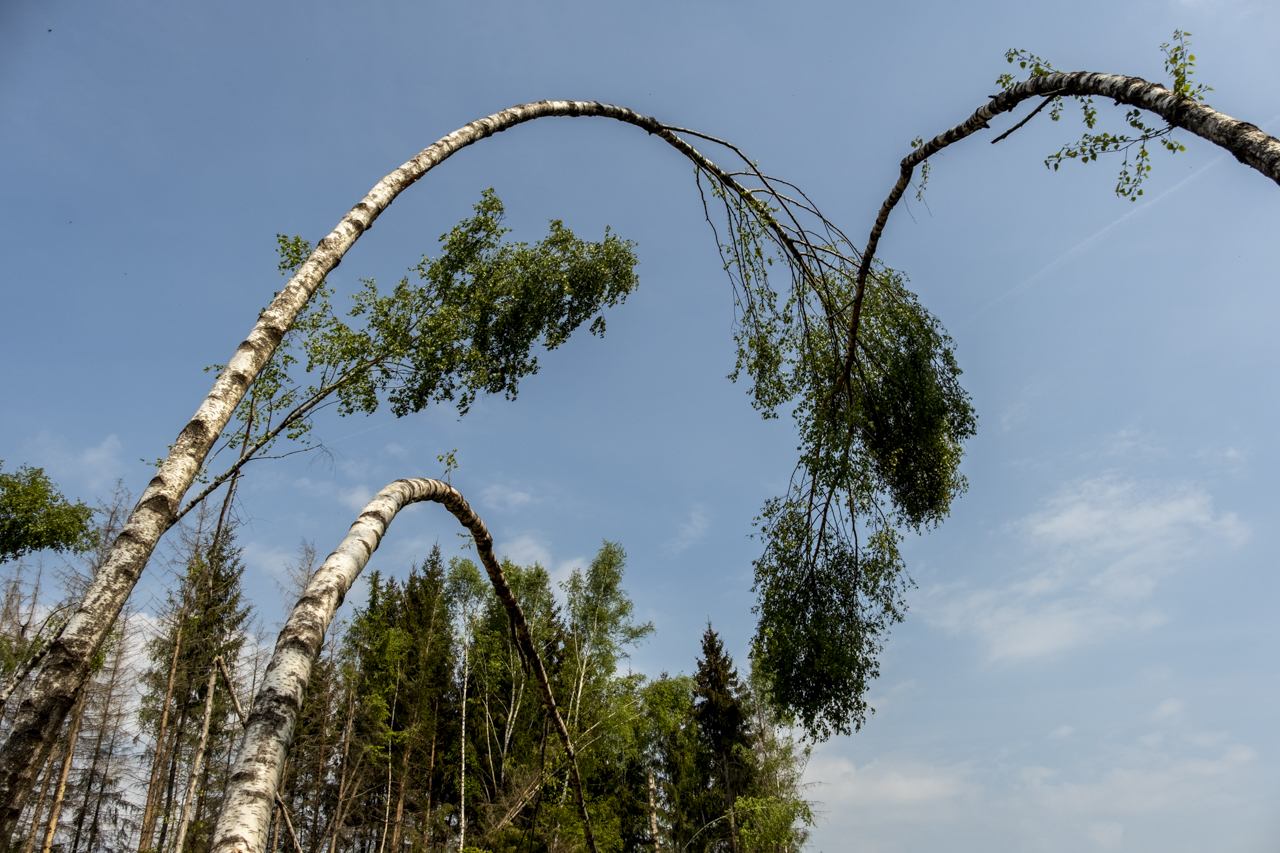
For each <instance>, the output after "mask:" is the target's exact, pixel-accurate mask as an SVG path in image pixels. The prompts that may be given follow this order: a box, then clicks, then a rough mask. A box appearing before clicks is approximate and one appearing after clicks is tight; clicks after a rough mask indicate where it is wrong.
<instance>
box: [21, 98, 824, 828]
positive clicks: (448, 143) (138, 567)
mask: <svg viewBox="0 0 1280 853" xmlns="http://www.w3.org/2000/svg"><path fill="white" fill-rule="evenodd" d="M555 116H598V117H601V118H610V119H614V120H616V121H621V122H624V123H626V124H630V125H634V126H635V127H638V128H640V129H641V130H644V131H646V132H648V133H649V134H651V135H653V136H656V137H658V138H659V139H661V140H662V141H664V142H666V143H667V144H668V145H671V146H672V147H674V148H675V149H676V150H677V151H679V152H680V153H681V154H682V155H684V156H685V157H686V158H688V159H689V160H690V161H691V162H693V164H694V165H695V166H696V167H697V168H698V169H699V170H701V171H702V172H703V173H705V174H707V175H709V176H711V177H712V178H713V179H714V180H716V181H718V182H719V183H720V184H721V185H722V186H723V187H725V188H726V190H727V191H728V192H730V193H731V194H732V195H733V197H735V198H738V199H740V200H741V201H742V203H743V204H745V205H747V206H749V207H751V208H752V209H753V210H755V211H757V212H758V213H760V214H761V215H762V216H763V217H765V218H766V221H767V222H768V225H769V227H770V228H771V229H772V230H773V231H774V232H775V233H776V234H777V236H778V239H779V240H780V242H782V243H783V244H784V245H789V246H790V245H793V240H792V238H791V237H789V236H788V235H787V234H786V233H784V231H783V228H782V226H781V225H780V224H779V223H778V222H776V221H775V220H773V218H772V216H770V215H769V214H767V213H766V212H764V207H763V205H761V203H760V202H759V201H757V200H756V198H755V197H754V195H753V194H752V193H751V192H750V191H748V190H747V189H746V188H744V187H743V186H742V185H741V184H739V183H738V182H737V181H736V180H735V179H734V177H733V176H732V175H730V174H729V173H728V172H726V171H724V170H723V169H721V168H720V167H718V166H716V165H715V164H714V163H713V162H711V161H710V160H709V159H707V158H706V157H705V156H703V155H702V154H701V153H699V152H698V151H697V150H696V149H694V147H693V146H692V145H690V144H689V143H688V142H686V141H685V140H684V139H682V138H681V137H680V136H678V135H677V134H676V133H675V129H673V128H671V127H668V126H667V125H664V124H663V123H661V122H660V121H658V120H657V119H654V118H650V117H649V116H645V115H641V114H639V113H636V112H632V111H631V110H629V109H626V108H624V107H618V106H613V105H611V104H601V103H597V102H595V101H539V102H537V103H533V104H521V105H519V106H515V107H511V108H509V109H506V110H503V111H501V112H498V113H494V114H493V115H491V116H487V117H485V118H482V119H479V120H477V121H473V122H471V123H470V124H468V125H466V126H465V127H462V128H460V129H458V130H456V131H454V132H453V133H451V134H449V135H448V136H446V137H444V138H443V139H441V140H439V141H438V142H436V143H435V144H433V145H431V146H430V147H428V148H426V149H424V150H423V151H422V152H421V153H419V154H418V155H417V156H416V157H414V158H413V159H412V160H410V161H408V162H407V163H405V164H404V165H403V166H401V167H400V168H398V169H396V170H395V171H393V172H392V173H391V174H389V175H387V176H386V177H385V178H383V179H382V180H381V181H379V182H378V183H377V184H376V185H375V186H374V187H373V189H372V190H370V191H369V193H368V194H367V195H366V196H365V197H364V198H363V199H362V200H361V201H360V203H359V204H357V205H356V206H355V207H353V208H352V209H351V211H350V212H349V213H348V214H347V215H346V216H344V217H343V218H342V220H341V221H340V222H339V223H338V225H337V227H336V228H334V229H333V231H332V232H330V233H329V235H328V236H327V237H325V238H324V239H322V240H321V241H320V242H319V243H318V244H317V245H316V248H315V250H314V251H313V252H312V253H311V256H310V257H309V258H307V260H306V262H305V263H304V264H303V265H302V266H301V267H300V268H299V269H298V272H297V274H296V275H294V276H293V278H291V279H290V280H289V283H288V284H287V285H286V286H285V287H284V289H283V290H281V291H280V292H279V294H278V295H277V296H276V298H275V299H274V300H273V301H272V302H271V304H270V306H268V307H267V309H266V310H265V311H263V312H262V313H261V315H260V316H259V319H258V322H257V323H256V324H255V325H254V326H253V328H252V329H251V330H250V332H249V335H248V337H246V338H245V339H244V341H243V342H241V344H240V345H239V346H238V347H237V348H236V351H235V353H234V354H233V355H232V357H231V358H230V359H229V360H228V362H227V366H226V367H225V368H224V369H223V371H222V373H221V374H219V376H218V378H217V380H216V381H215V382H214V385H213V388H212V389H211V390H210V391H209V395H208V396H207V397H205V399H204V402H203V403H201V404H200V407H199V408H198V409H197V410H196V413H195V415H194V416H193V417H192V418H191V421H190V422H189V423H188V424H187V425H186V427H184V428H183V430H182V432H180V433H179V434H178V437H177V439H176V440H175V441H174V443H173V445H172V449H171V450H170V452H169V455H168V456H167V457H166V458H165V460H164V462H163V463H162V464H161V465H160V468H159V470H158V471H157V472H156V475H155V477H153V478H152V480H151V482H150V483H149V484H148V485H147V488H146V490H145V491H144V492H143V494H142V497H141V499H140V500H139V501H138V504H137V506H136V507H134V509H133V511H132V513H130V515H129V518H128V519H127V520H126V522H125V524H124V527H123V529H122V531H121V533H120V535H119V537H118V538H117V539H116V541H115V544H114V545H113V546H112V548H111V551H110V553H109V554H108V555H107V558H106V560H105V562H104V564H103V566H102V567H101V569H99V571H98V573H97V575H96V576H95V577H94V581H93V584H92V585H91V586H90V587H89V590H88V592H87V593H86V594H85V597H84V599H83V600H82V601H81V602H80V603H79V605H78V606H77V607H76V610H75V612H74V613H73V614H72V615H71V617H70V619H69V620H68V621H67V623H66V625H65V626H64V627H63V629H62V631H61V633H60V634H59V635H58V636H57V637H56V638H55V639H54V640H53V641H51V643H50V644H49V647H48V648H49V651H48V653H47V654H46V655H45V659H44V663H43V666H42V667H41V669H40V672H39V674H38V675H37V676H36V680H35V683H34V684H33V685H32V687H31V689H30V690H28V691H27V693H26V697H25V698H24V699H23V701H22V703H21V705H20V706H19V709H18V712H17V714H16V716H15V718H14V721H13V725H12V726H11V728H10V730H9V733H8V736H7V738H6V739H5V741H4V744H3V746H0V839H2V840H8V839H10V838H12V837H13V834H14V831H15V830H16V828H17V824H18V820H19V818H20V816H21V814H22V810H23V807H24V806H25V805H26V802H27V798H28V797H29V795H30V793H31V789H32V787H33V786H34V784H35V779H36V777H37V776H38V774H39V769H40V768H41V767H42V766H43V764H44V762H45V761H46V760H47V759H48V757H49V753H50V751H51V750H52V749H53V747H54V744H55V743H56V741H57V736H58V732H59V730H60V729H61V726H62V722H63V720H64V719H65V718H66V715H67V712H68V711H69V710H70V709H71V706H72V704H73V703H74V701H75V696H76V691H77V690H78V689H79V687H80V685H81V684H83V683H84V681H85V680H86V679H87V678H88V677H89V669H90V663H91V662H92V660H93V658H94V655H96V654H97V653H98V651H99V650H100V649H101V648H102V645H103V643H104V642H105V641H106V638H107V635H108V634H109V633H110V631H111V627H112V625H114V624H115V620H116V617H117V616H119V614H120V611H121V609H122V608H123V607H124V603H125V601H127V600H128V598H129V595H130V593H131V592H132V591H133V588H134V586H135V585H136V584H137V582H138V579H139V577H141V575H142V571H143V569H145V568H146V565H147V561H148V560H149V559H150V558H151V553H152V551H153V550H154V549H155V547H156V544H157V543H158V542H159V541H160V537H161V536H163V535H164V533H165V532H166V531H167V530H168V529H169V528H170V527H171V526H172V525H173V523H174V521H175V520H176V518H177V517H178V513H179V511H180V507H181V506H182V499H183V497H184V496H185V495H186V493H187V490H188V489H189V488H190V487H191V484H192V482H193V481H194V480H195V477H196V475H197V474H198V473H199V471H200V468H201V466H202V465H203V464H204V460H205V457H206V456H207V455H208V454H209V452H210V450H212V448H213V446H214V443H215V442H216V441H217V440H218V437H219V436H220V435H221V434H222V431H223V429H225V428H226V425H227V423H228V422H229V421H230V419H231V416H232V414H233V413H234V411H235V409H236V406H237V405H238V404H239V403H240V401H241V399H243V397H244V395H245V392H246V391H247V390H248V388H249V386H250V385H251V384H252V383H253V381H254V379H256V378H257V376H258V373H259V372H260V371H261V370H262V368H263V366H264V365H265V364H266V363H267V360H268V359H269V358H270V357H271V355H272V353H274V352H275V350H276V347H277V346H279V344H280V341H281V340H282V339H283V338H284V335H285V333H286V332H287V331H288V330H289V327H290V326H291V325H292V324H293V321H294V320H295V319H296V318H297V316H298V312H299V311H301V310H302V308H303V306H304V305H306V303H307V300H309V299H310V298H311V295H312V294H313V293H314V292H315V289H316V287H317V286H319V284H320V282H321V281H322V280H324V278H325V276H326V275H328V274H329V273H330V272H332V271H333V270H334V269H335V268H336V267H337V266H338V264H339V263H340V262H341V261H342V257H343V255H345V254H346V252H347V250H349V249H350V248H351V247H352V246H353V245H354V244H355V242H356V240H358V239H359V238H360V236H361V235H362V234H364V232H365V231H368V230H369V229H370V228H372V227H373V223H374V221H375V220H376V219H377V218H378V217H379V216H380V215H382V213H383V211H385V210H386V209H387V207H388V206H390V204H391V202H392V201H394V200H395V198H396V197H397V196H398V195H399V194H400V193H401V192H403V191H404V190H406V189H408V188H409V187H410V186H411V185H412V184H413V183H415V182H416V181H417V180H418V179H420V178H421V177H422V176H423V175H425V174H426V173H427V172H429V171H430V170H431V169H433V168H435V167H436V166H438V165H439V164H440V163H442V162H444V161H445V160H446V159H448V158H449V157H450V156H452V155H453V154H455V153H457V152H458V151H460V150H461V149H463V148H465V147H467V146H468V145H471V144H473V143H476V142H479V141H480V140H482V139H484V138H486V137H489V136H492V135H494V134H495V133H501V132H502V131H504V130H508V129H510V128H512V127H515V126H516V125H519V124H523V123H525V122H528V121H533V120H534V119H539V118H549V117H555ZM735 150H736V149H735ZM792 254H793V255H794V256H796V257H797V258H799V253H798V252H797V251H796V250H795V249H794V248H793V249H792ZM798 262H799V263H801V264H802V265H803V263H804V261H803V259H799V260H798Z"/></svg>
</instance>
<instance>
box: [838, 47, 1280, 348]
mask: <svg viewBox="0 0 1280 853" xmlns="http://www.w3.org/2000/svg"><path fill="white" fill-rule="evenodd" d="M1055 95H1083V96H1086V97H1088V96H1090V95H1093V96H1097V97H1101V98H1110V99H1111V100H1114V101H1115V102H1116V103H1117V104H1128V105H1129V106H1131V107H1137V108H1139V109H1142V110H1146V111H1147V112H1151V113H1155V114H1156V115H1158V116H1160V118H1162V119H1164V120H1165V121H1167V122H1168V123H1169V124H1171V125H1173V126H1174V127H1180V128H1182V129H1184V130H1187V131H1190V132H1191V133H1194V134H1195V135H1196V136H1199V137H1201V138H1203V139H1207V140H1208V141H1210V142H1212V143H1213V144H1214V145H1218V146H1220V147H1222V148H1225V149H1226V150H1228V151H1230V152H1231V153H1232V154H1234V155H1235V158H1236V159H1237V160H1239V161H1240V162H1241V163H1244V164H1245V165H1246V166H1251V167H1253V168H1254V169H1257V170H1258V171H1259V172H1261V173H1262V174H1264V175H1266V176H1267V177H1268V178H1270V179H1271V180H1273V181H1275V182H1276V183H1277V184H1280V140H1278V139H1276V138H1275V137H1274V136H1270V135H1268V134H1266V133H1263V132H1262V131H1261V130H1259V129H1258V128H1257V127H1255V126H1254V125H1252V124H1249V123H1248V122H1244V121H1239V120H1237V119H1234V118H1232V117H1231V116H1228V115H1224V114H1223V113H1220V112H1218V111H1217V110H1215V109H1213V108H1212V107H1210V106H1209V105H1208V104H1205V103H1202V102H1200V101H1197V100H1194V99H1192V98H1182V97H1179V96H1178V95H1175V94H1174V93H1173V92H1171V91H1169V90H1168V89H1166V88H1165V87H1164V86H1161V85H1159V84H1158V83H1148V82H1147V81H1146V80H1143V79H1142V78H1141V77H1126V76H1124V75H1121V74H1096V73H1093V72H1090V71H1073V72H1070V73H1066V74H1064V73H1059V72H1054V73H1052V74H1044V75H1041V76H1039V77H1032V78H1031V79H1030V80H1024V81H1022V82H1021V83H1017V84H1015V85H1013V86H1011V87H1010V88H1008V89H1006V90H1005V91H1003V92H1001V93H1000V94H998V95H994V96H993V97H992V98H991V100H990V101H988V102H987V103H985V104H983V105H982V106H981V107H979V108H978V109H977V111H976V112H974V114H973V115H971V116H969V118H968V119H967V120H965V121H964V122H963V123H961V124H958V125H956V126H955V127H953V128H951V129H950V130H948V131H946V132H945V133H941V134H939V135H937V136H935V137H934V138H933V139H931V140H929V141H928V142H926V143H924V144H923V145H921V146H919V147H918V148H916V149H915V150H913V151H912V152H911V153H910V154H909V155H907V156H906V157H905V158H903V160H902V163H901V164H899V175H898V183H897V184H895V185H894V187H893V191H892V192H890V193H889V197H888V198H886V199H885V200H884V204H883V205H881V206H880V213H879V215H878V216H877V217H876V222H875V225H874V226H872V228H871V236H870V237H869V238H868V239H867V248H866V250H865V251H863V253H862V261H861V263H860V264H859V266H858V277H857V286H856V290H855V292H854V301H853V309H852V320H851V322H850V327H849V335H848V343H847V348H848V349H847V354H846V359H847V362H848V363H847V364H846V366H845V369H846V372H847V370H848V367H849V365H850V364H852V358H853V345H854V341H855V340H856V338H857V331H858V314H859V313H860V310H861V307H862V295H863V292H864V291H865V287H866V281H867V274H868V273H869V272H870V270H871V261H872V259H873V258H874V257H875V254H876V247H877V246H878V245H879V243H880V235H881V234H882V233H884V226H885V223H886V222H888V221H889V214H890V213H891V212H892V211H893V208H894V207H896V206H897V204H898V202H899V201H900V200H901V199H902V194H903V193H904V192H906V190H907V186H908V185H909V184H910V183H911V175H912V172H913V171H914V170H915V167H916V166H918V165H920V164H921V163H923V162H924V161H925V160H928V159H929V158H930V157H932V156H933V155H934V154H937V153H938V152H939V151H941V150H942V149H943V148H946V147H947V146H948V145H952V144H954V143H956V142H959V141H960V140H961V139H964V138H965V137H967V136H970V135H972V134H974V133H976V132H977V131H979V130H983V129H987V128H989V127H990V125H989V124H988V122H990V121H991V119H993V118H995V117H996V116H998V115H1000V114H1001V113H1007V112H1009V111H1010V110H1012V109H1013V108H1014V107H1016V106H1018V104H1020V103H1022V102H1023V101H1025V100H1028V99H1030V98H1036V97H1051V96H1055ZM1014 129H1015V130H1016V129H1017V128H1016V127H1015V128H1014ZM993 141H999V140H998V139H997V140H993Z"/></svg>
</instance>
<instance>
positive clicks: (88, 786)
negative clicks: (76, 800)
mask: <svg viewBox="0 0 1280 853" xmlns="http://www.w3.org/2000/svg"><path fill="white" fill-rule="evenodd" d="M118 672H119V669H118V667H117V668H114V669H113V670H112V672H111V680H110V681H108V682H107V684H106V685H105V689H106V695H105V697H104V698H103V701H102V724H101V725H99V726H98V733H97V736H96V737H95V738H94V742H93V759H92V760H91V761H90V762H89V775H88V776H87V777H86V778H85V782H84V799H83V802H82V803H81V806H80V816H79V817H78V818H77V819H76V833H75V837H74V838H73V839H72V841H71V853H80V836H81V834H82V832H83V831H84V823H85V819H86V818H88V816H89V800H90V798H91V797H92V795H93V780H94V779H96V778H97V776H98V762H99V760H100V758H101V756H102V741H103V740H104V739H105V737H106V733H107V715H108V714H109V713H110V712H111V699H112V697H113V695H114V694H115V683H116V676H117V674H118Z"/></svg>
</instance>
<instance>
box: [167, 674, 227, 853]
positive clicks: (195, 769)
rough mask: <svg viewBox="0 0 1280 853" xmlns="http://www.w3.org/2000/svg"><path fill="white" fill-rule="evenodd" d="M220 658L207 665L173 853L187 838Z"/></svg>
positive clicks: (211, 713) (206, 741) (210, 717)
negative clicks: (192, 759)
mask: <svg viewBox="0 0 1280 853" xmlns="http://www.w3.org/2000/svg"><path fill="white" fill-rule="evenodd" d="M221 662H222V658H221V657H218V658H215V659H214V665H213V666H211V667H209V681H208V683H207V684H206V685H205V696H204V722H203V723H202V724H201V726H200V744H199V746H197V747H196V757H195V762H194V763H193V764H192V767H191V780H190V782H189V783H188V785H187V797H186V800H185V801H184V802H183V805H182V821H181V822H180V823H179V824H178V837H177V838H176V839H174V842H173V853H182V846H183V844H184V843H185V842H186V839H187V827H188V826H190V824H191V805H192V803H193V802H194V801H195V798H196V786H197V783H198V782H199V781H200V765H201V764H202V763H203V762H204V750H205V747H206V746H208V744H209V722H210V721H211V720H212V719H213V690H214V688H215V687H217V686H218V666H217V665H218V664H219V663H221Z"/></svg>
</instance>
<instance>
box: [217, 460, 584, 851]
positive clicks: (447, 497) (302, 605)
mask: <svg viewBox="0 0 1280 853" xmlns="http://www.w3.org/2000/svg"><path fill="white" fill-rule="evenodd" d="M419 501H434V502H436V503H440V504H443V505H444V507H445V508H446V509H448V510H449V511H450V512H451V513H452V514H453V516H454V517H455V518H457V519H458V521H459V522H460V523H461V524H462V525H463V526H464V527H466V528H467V529H468V530H469V531H470V532H471V535H472V538H473V539H474V540H475V544H476V552H477V553H478V554H479V556H480V560H481V562H482V563H483V564H484V567H485V571H486V572H487V573H488V575H489V580H490V582H491V583H492V584H493V588H494V592H495V593H496V594H497V596H498V600H499V601H501V602H502V604H503V607H504V608H505V609H506V611H507V616H508V619H509V620H510V622H511V624H512V628H513V630H514V633H515V635H516V640H517V642H518V644H519V646H520V649H521V652H522V654H523V655H524V658H525V660H526V661H527V662H528V664H529V667H530V669H531V670H532V671H533V674H534V677H535V678H536V679H537V681H538V685H539V688H540V691H541V693H542V700H543V704H544V705H545V706H546V708H547V712H548V716H549V717H550V718H551V721H552V723H553V724H554V725H555V728H556V731H557V733H558V734H559V736H560V739H561V742H562V743H563V744H564V748H565V752H566V754H567V756H568V759H569V762H570V767H571V774H572V780H573V792H574V798H575V800H576V801H577V804H578V811H579V815H580V816H581V818H582V821H583V829H584V833H585V835H586V840H587V845H588V847H589V848H590V849H591V850H592V851H594V850H595V837H594V834H593V833H592V830H591V820H590V816H589V815H588V813H587V810H586V802H585V800H584V798H583V793H582V781H581V779H580V777H579V775H578V772H577V753H576V751H575V750H574V748H573V741H572V739H571V738H570V737H569V732H568V729H567V728H566V727H565V723H564V719H563V718H562V717H561V716H560V712H559V710H558V709H557V707H556V700H555V697H554V696H553V695H552V693H551V683H550V681H549V680H548V678H547V672H546V669H545V667H544V666H543V664H542V658H541V656H539V654H538V650H537V648H536V646H535V645H534V643H533V637H532V635H531V634H530V631H529V623H528V621H527V620H526V619H525V617H524V612H523V611H522V610H521V609H520V604H519V602H517V601H516V599H515V596H514V594H513V593H512V592H511V586H510V584H509V583H508V582H507V579H506V576H505V575H504V574H503V571H502V566H501V564H500V563H499V562H498V559H497V557H496V556H495V555H494V553H493V537H492V536H491V535H490V533H489V530H488V528H486V527H485V525H484V522H483V521H482V520H481V519H480V517H479V516H478V515H476V514H475V512H474V511H472V509H471V507H470V505H468V504H467V502H466V500H465V499H464V498H463V497H462V495H461V494H460V493H459V492H458V491H456V490H455V489H454V488H453V487H452V486H450V485H449V484H448V483H443V482H441V481H439V480H425V479H415V480H397V481H395V482H394V483H392V484H391V485H389V486H387V487H386V488H385V489H383V490H382V491H380V492H378V494H377V495H375V496H374V498H373V500H372V501H370V502H369V504H368V506H366V507H365V508H364V511H363V512H362V513H360V517H359V518H357V519H356V522H355V524H353V525H351V530H350V531H349V532H348V533H347V536H346V538H345V539H343V540H342V543H341V544H340V545H339V546H338V549H337V550H336V551H334V552H333V553H332V554H331V555H329V558H328V559H326V560H325V561H324V564H323V565H322V566H321V567H320V568H319V569H318V570H317V571H316V573H315V576H314V577H312V579H311V583H310V584H308V585H307V590H306V592H304V593H303V595H302V598H301V599H300V600H299V601H298V604H297V606H296V607H294V609H293V613H292V614H291V615H290V616H289V620H288V621H287V622H286V623H285V626H284V628H283V629H282V630H281V631H280V638H279V640H277V642H276V648H275V653H274V655H273V656H272V659H271V663H270V665H269V666H268V667H267V672H266V674H265V675H264V677H263V680H262V687H261V688H260V690H259V691H258V696H257V697H256V698H255V699H254V703H253V711H252V713H251V714H250V717H249V725H248V728H247V729H246V731H245V738H244V744H243V746H242V747H241V750H240V755H239V756H238V757H237V758H236V763H235V768H234V769H233V770H232V772H231V776H230V782H229V784H228V785H227V790H226V795H225V798H224V799H223V806H222V813H221V814H220V815H219V816H218V823H217V827H216V828H215V830H214V836H213V841H212V846H211V848H210V850H211V853H262V851H263V849H264V848H265V846H266V842H267V837H266V829H267V825H268V824H269V823H270V817H271V813H270V805H269V804H270V803H271V801H272V798H273V796H274V794H275V792H276V790H277V788H278V786H279V784H280V776H281V768H282V767H283V766H284V759H285V755H286V754H287V752H288V748H289V743H290V741H291V740H292V739H293V731H294V727H295V726H296V725H297V720H298V713H299V711H300V710H301V707H302V700H303V697H304V696H305V694H306V687H307V680H308V679H309V678H310V675H311V667H312V664H313V663H314V662H315V660H316V658H317V656H318V655H319V653H320V645H321V643H322V642H323V640H324V637H325V632H326V631H327V630H328V628H329V623H330V622H331V621H332V619H333V614H334V612H335V611H336V610H337V608H338V606H339V605H340V604H341V603H342V600H343V598H344V597H345V596H346V594H347V591H348V590H350V589H351V584H352V583H354V582H355V579H356V577H357V576H358V575H359V573H360V571H361V570H362V569H363V568H364V566H365V564H366V563H367V562H368V561H369V558H370V557H371V556H372V555H373V552H374V551H375V550H377V548H378V545H379V543H380V542H381V541H382V537H383V536H384V535H385V534H386V531H387V527H388V526H389V525H390V524H391V522H392V520H393V519H394V518H395V517H396V514H397V513H398V512H399V511H400V510H401V509H403V508H404V507H405V506H407V505H409V504H411V503H417V502H419ZM336 829H337V828H336V827H335V831H336Z"/></svg>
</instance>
